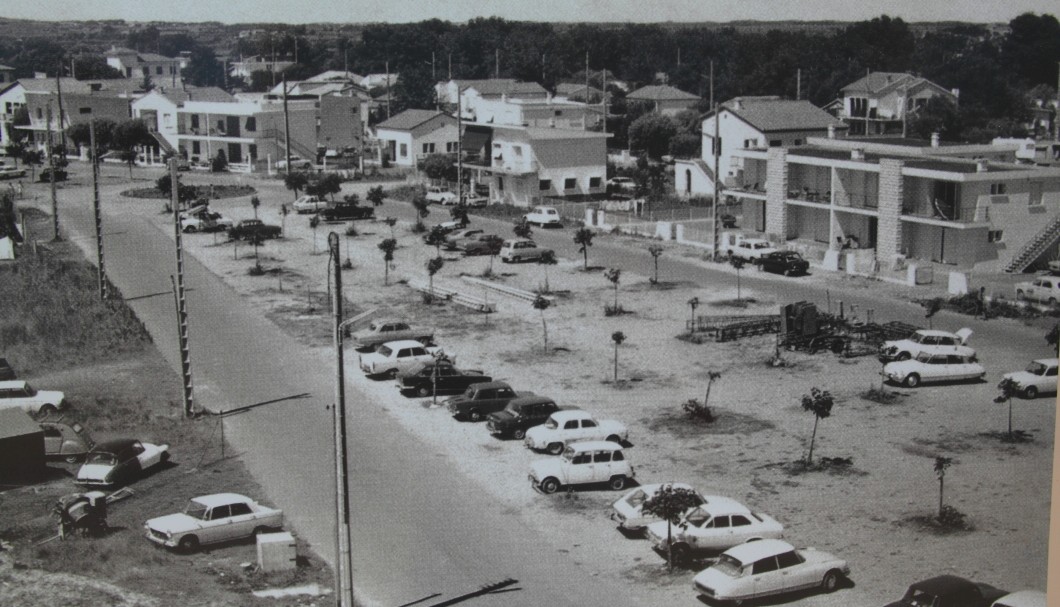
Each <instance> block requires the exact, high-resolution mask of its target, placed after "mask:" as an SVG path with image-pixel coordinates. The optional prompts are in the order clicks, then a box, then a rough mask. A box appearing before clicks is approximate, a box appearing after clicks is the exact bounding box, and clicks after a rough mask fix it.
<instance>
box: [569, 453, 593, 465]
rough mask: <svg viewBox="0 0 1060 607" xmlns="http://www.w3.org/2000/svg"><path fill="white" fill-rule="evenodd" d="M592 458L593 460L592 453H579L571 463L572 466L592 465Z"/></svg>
mask: <svg viewBox="0 0 1060 607" xmlns="http://www.w3.org/2000/svg"><path fill="white" fill-rule="evenodd" d="M592 458H593V456H592V454H591V453H579V454H578V455H575V456H574V458H573V459H571V461H570V463H572V464H590V463H592V461H593V459H592Z"/></svg>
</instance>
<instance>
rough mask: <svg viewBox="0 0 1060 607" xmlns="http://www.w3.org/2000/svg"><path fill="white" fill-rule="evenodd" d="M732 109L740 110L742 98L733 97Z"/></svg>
mask: <svg viewBox="0 0 1060 607" xmlns="http://www.w3.org/2000/svg"><path fill="white" fill-rule="evenodd" d="M732 109H734V110H742V109H743V100H742V99H741V98H739V97H737V98H735V99H733V100H732Z"/></svg>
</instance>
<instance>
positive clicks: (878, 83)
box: [842, 72, 915, 93]
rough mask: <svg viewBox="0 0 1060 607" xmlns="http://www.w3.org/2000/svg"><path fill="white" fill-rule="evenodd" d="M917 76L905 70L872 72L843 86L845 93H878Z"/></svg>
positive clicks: (910, 80)
mask: <svg viewBox="0 0 1060 607" xmlns="http://www.w3.org/2000/svg"><path fill="white" fill-rule="evenodd" d="M913 79H915V76H913V75H912V74H907V73H904V72H871V73H869V74H867V75H865V77H864V78H860V79H858V80H855V81H854V82H851V83H850V84H848V85H846V86H844V87H843V89H842V90H843V92H844V93H877V92H879V91H882V90H883V89H885V88H888V87H890V86H892V85H895V84H899V83H903V82H906V81H908V82H910V83H911V82H912V81H913Z"/></svg>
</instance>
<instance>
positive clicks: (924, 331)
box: [916, 329, 957, 337]
mask: <svg viewBox="0 0 1060 607" xmlns="http://www.w3.org/2000/svg"><path fill="white" fill-rule="evenodd" d="M916 332H917V333H919V334H920V335H930V336H933V337H957V335H956V334H954V333H950V332H949V331H939V330H938V329H917V331H916Z"/></svg>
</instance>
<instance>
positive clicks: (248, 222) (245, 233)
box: [228, 219, 281, 240]
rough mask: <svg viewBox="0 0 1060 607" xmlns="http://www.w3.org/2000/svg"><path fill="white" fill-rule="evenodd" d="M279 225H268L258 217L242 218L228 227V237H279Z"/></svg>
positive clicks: (247, 238) (239, 238) (242, 238)
mask: <svg viewBox="0 0 1060 607" xmlns="http://www.w3.org/2000/svg"><path fill="white" fill-rule="evenodd" d="M280 234H281V230H280V226H274V225H269V224H267V223H265V222H263V221H262V220H260V219H244V220H243V221H240V222H239V223H237V224H236V225H234V226H232V227H230V228H228V238H230V239H232V240H250V239H251V238H260V239H262V240H266V239H269V238H279V237H280Z"/></svg>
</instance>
